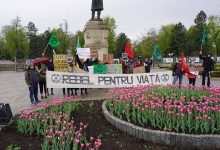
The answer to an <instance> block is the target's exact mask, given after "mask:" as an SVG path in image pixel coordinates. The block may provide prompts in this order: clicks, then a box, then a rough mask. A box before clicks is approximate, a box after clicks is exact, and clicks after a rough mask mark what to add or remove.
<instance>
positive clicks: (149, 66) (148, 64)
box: [144, 58, 153, 73]
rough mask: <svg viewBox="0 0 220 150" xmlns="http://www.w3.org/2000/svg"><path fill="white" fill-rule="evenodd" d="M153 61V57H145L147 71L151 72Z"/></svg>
mask: <svg viewBox="0 0 220 150" xmlns="http://www.w3.org/2000/svg"><path fill="white" fill-rule="evenodd" d="M152 63H153V61H152V60H151V59H149V58H146V59H145V62H144V68H145V72H146V73H150V68H151V65H152Z"/></svg>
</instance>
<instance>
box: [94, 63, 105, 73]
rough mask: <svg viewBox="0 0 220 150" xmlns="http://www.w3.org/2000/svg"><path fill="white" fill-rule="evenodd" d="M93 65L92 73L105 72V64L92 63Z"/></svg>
mask: <svg viewBox="0 0 220 150" xmlns="http://www.w3.org/2000/svg"><path fill="white" fill-rule="evenodd" d="M93 66H94V70H93V72H94V74H106V72H107V67H106V65H93Z"/></svg>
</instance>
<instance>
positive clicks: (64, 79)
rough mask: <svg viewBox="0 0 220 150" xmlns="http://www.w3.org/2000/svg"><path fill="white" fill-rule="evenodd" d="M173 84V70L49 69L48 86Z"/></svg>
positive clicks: (95, 86) (110, 86)
mask: <svg viewBox="0 0 220 150" xmlns="http://www.w3.org/2000/svg"><path fill="white" fill-rule="evenodd" d="M148 84H156V85H167V84H172V72H171V71H165V72H155V73H142V74H83V73H82V74H79V73H67V72H55V71H47V87H48V88H121V87H133V86H139V85H148Z"/></svg>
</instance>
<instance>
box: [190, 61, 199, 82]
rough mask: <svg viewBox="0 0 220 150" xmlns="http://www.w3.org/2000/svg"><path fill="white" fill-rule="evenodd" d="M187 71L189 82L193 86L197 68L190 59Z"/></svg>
mask: <svg viewBox="0 0 220 150" xmlns="http://www.w3.org/2000/svg"><path fill="white" fill-rule="evenodd" d="M189 71H190V72H189V73H188V79H189V84H191V85H193V86H195V84H196V78H197V76H198V68H197V67H196V66H195V63H194V61H191V62H190V64H189Z"/></svg>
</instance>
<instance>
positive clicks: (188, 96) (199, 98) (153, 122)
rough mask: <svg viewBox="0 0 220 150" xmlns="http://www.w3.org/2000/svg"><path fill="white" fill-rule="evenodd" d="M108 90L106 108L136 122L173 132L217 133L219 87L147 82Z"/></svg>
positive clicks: (146, 126)
mask: <svg viewBox="0 0 220 150" xmlns="http://www.w3.org/2000/svg"><path fill="white" fill-rule="evenodd" d="M108 94H109V101H108V103H107V108H108V110H109V112H110V113H111V114H113V115H114V116H116V117H118V118H120V119H123V120H126V121H128V122H132V123H134V124H136V125H139V126H142V127H145V128H150V129H155V130H163V131H168V132H177V133H188V134H220V88H210V89H208V88H205V87H191V86H183V87H181V88H180V89H179V87H177V86H173V85H169V86H153V85H150V86H145V87H134V88H122V89H115V90H111V91H110V92H109V93H108Z"/></svg>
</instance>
